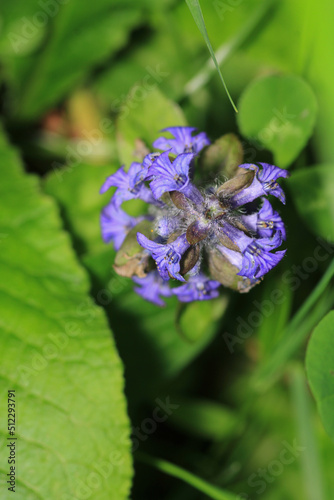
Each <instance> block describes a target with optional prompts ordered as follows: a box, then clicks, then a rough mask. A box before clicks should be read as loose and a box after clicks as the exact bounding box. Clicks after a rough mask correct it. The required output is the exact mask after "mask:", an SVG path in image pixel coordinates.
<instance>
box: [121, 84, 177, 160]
mask: <svg viewBox="0 0 334 500" xmlns="http://www.w3.org/2000/svg"><path fill="white" fill-rule="evenodd" d="M135 90H136V89H135V87H134V88H133V89H132V90H131V91H130V92H129V95H128V96H127V99H126V102H127V103H128V104H127V106H126V107H124V108H123V110H122V112H121V114H120V116H119V119H118V122H117V149H118V154H119V158H120V160H121V163H125V164H126V165H128V166H129V165H130V163H131V162H133V161H142V159H143V156H142V154H141V150H142V148H143V146H146V147H148V148H149V150H150V151H151V150H152V143H153V142H154V140H155V139H157V138H158V137H159V136H160V135H161V133H160V131H161V130H162V129H164V128H167V127H173V126H174V127H175V126H182V125H187V122H186V119H185V117H184V115H183V112H182V110H181V108H180V107H179V106H178V105H177V104H175V103H174V102H172V101H170V100H169V99H168V98H167V97H165V96H164V95H163V94H162V93H161V92H160V90H159V89H158V88H155V89H153V90H151V91H150V92H147V93H146V95H145V98H143V99H142V98H141V99H139V98H138V97H136V96H137V94H136V92H135ZM138 140H141V141H143V142H144V145H141V144H138ZM147 152H149V151H147Z"/></svg>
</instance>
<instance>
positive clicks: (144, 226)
mask: <svg viewBox="0 0 334 500" xmlns="http://www.w3.org/2000/svg"><path fill="white" fill-rule="evenodd" d="M138 232H139V233H142V234H144V235H145V236H146V237H147V238H152V235H153V229H152V222H150V221H147V220H145V221H142V222H140V223H139V224H138V225H137V226H135V227H134V228H132V229H131V231H130V232H129V233H128V234H127V236H126V238H125V240H124V241H123V244H122V246H121V248H120V249H119V250H118V252H117V253H116V257H115V262H114V269H115V271H116V273H117V274H119V275H120V276H125V277H127V278H131V277H132V276H138V277H139V278H144V277H145V276H146V274H147V272H148V270H149V260H150V256H149V255H148V253H147V252H145V250H144V249H143V247H142V246H140V245H139V243H138V241H137V233H138Z"/></svg>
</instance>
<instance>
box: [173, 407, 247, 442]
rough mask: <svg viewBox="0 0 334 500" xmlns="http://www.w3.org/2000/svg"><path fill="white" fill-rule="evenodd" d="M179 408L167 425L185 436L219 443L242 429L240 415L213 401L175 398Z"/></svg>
mask: <svg viewBox="0 0 334 500" xmlns="http://www.w3.org/2000/svg"><path fill="white" fill-rule="evenodd" d="M177 402H178V404H179V408H178V410H177V411H176V412H174V413H173V414H172V415H171V416H170V421H169V423H170V424H171V425H174V426H175V427H177V428H179V429H181V430H182V431H183V432H186V433H187V434H192V435H194V436H197V437H200V438H204V439H212V440H214V441H221V440H222V439H225V438H231V437H232V435H235V434H237V433H238V432H240V430H241V429H242V426H243V423H242V421H241V420H240V415H237V414H236V413H234V412H233V411H232V410H230V409H229V408H227V407H225V406H223V405H221V404H219V403H216V402H214V401H209V400H203V399H190V398H180V397H178V398H177Z"/></svg>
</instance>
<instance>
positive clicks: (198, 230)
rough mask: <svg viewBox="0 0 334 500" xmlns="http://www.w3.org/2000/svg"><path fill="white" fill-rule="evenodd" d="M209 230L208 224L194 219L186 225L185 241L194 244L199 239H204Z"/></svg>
mask: <svg viewBox="0 0 334 500" xmlns="http://www.w3.org/2000/svg"><path fill="white" fill-rule="evenodd" d="M209 231H210V225H209V224H205V223H203V222H201V221H199V220H195V221H194V222H193V223H192V224H190V226H188V229H187V232H186V237H187V241H188V242H189V243H190V244H191V245H195V244H196V243H199V242H200V241H202V240H204V239H205V238H206V237H207V235H208V234H209Z"/></svg>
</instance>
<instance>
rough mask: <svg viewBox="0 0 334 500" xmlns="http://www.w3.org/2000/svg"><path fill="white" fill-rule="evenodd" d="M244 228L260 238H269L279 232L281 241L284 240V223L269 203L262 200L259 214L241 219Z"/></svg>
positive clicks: (264, 199)
mask: <svg viewBox="0 0 334 500" xmlns="http://www.w3.org/2000/svg"><path fill="white" fill-rule="evenodd" d="M242 220H243V222H244V223H245V224H246V226H247V227H248V228H249V229H251V231H253V232H254V233H255V234H257V235H259V236H260V237H261V238H270V237H271V236H272V235H273V234H274V233H276V232H279V233H280V234H281V237H282V239H283V240H285V239H286V232H285V226H284V222H283V221H282V219H281V217H280V215H279V214H278V212H276V211H275V210H274V209H273V207H272V206H271V204H270V203H269V201H268V200H267V199H266V198H263V205H262V207H261V209H260V211H259V212H257V213H255V214H251V215H244V216H243V217H242Z"/></svg>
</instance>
